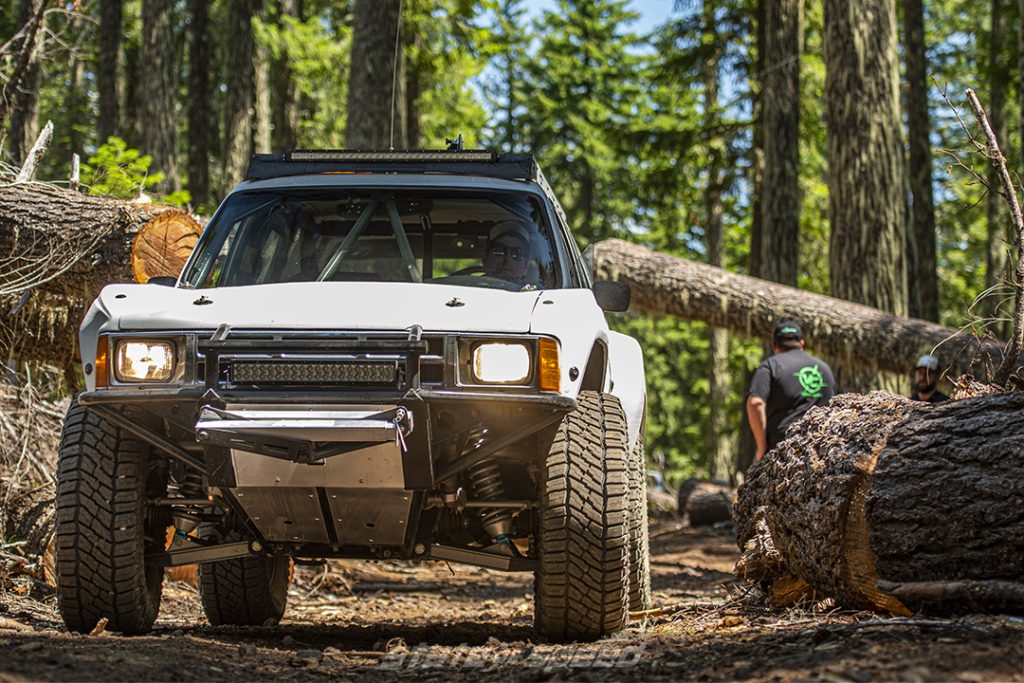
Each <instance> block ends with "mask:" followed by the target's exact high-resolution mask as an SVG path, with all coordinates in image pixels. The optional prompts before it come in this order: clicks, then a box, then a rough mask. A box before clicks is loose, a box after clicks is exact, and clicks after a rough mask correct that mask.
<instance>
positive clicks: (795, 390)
mask: <svg viewBox="0 0 1024 683" xmlns="http://www.w3.org/2000/svg"><path fill="white" fill-rule="evenodd" d="M772 354H773V355H772V357H771V358H769V359H767V360H766V361H765V362H763V363H761V366H760V367H759V368H758V369H757V370H756V371H755V372H754V379H753V380H752V381H751V382H750V391H749V392H747V417H749V418H750V429H751V431H753V432H754V441H756V442H757V452H756V454H755V457H756V458H757V459H758V460H760V459H761V458H763V457H764V455H765V453H767V452H768V451H770V450H771V449H773V448H775V446H776V445H777V444H778V443H779V442H780V441H782V440H783V439H784V438H785V437H786V429H787V428H788V427H789V425H791V424H792V423H794V422H796V421H797V420H799V419H800V417H801V416H803V414H804V413H806V412H807V411H808V409H810V408H811V407H812V406H823V405H826V404H827V403H828V402H829V399H831V398H832V397H833V396H834V395H835V393H836V380H835V378H834V377H833V376H832V369H831V368H830V367H829V366H828V365H827V364H826V363H825V362H824V361H822V360H819V359H817V358H815V357H814V356H812V355H810V354H809V353H805V352H804V336H803V333H802V332H801V331H800V326H799V325H797V324H796V323H795V322H793V321H791V320H786V321H783V322H781V323H779V324H778V325H776V326H775V332H774V334H773V335H772Z"/></svg>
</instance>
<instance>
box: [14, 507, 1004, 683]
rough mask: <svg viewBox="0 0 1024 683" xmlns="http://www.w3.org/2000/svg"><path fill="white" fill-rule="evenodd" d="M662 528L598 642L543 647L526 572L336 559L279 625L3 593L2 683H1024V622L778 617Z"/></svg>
mask: <svg viewBox="0 0 1024 683" xmlns="http://www.w3.org/2000/svg"><path fill="white" fill-rule="evenodd" d="M651 532H652V544H653V557H652V573H653V584H654V590H655V607H656V610H655V611H653V612H652V613H650V614H649V615H647V617H646V618H644V619H634V620H633V621H632V623H631V625H630V627H629V628H628V629H627V630H626V631H624V632H623V633H620V634H618V635H616V636H614V637H612V638H608V639H605V640H602V641H600V642H597V643H590V644H567V645H552V644H545V643H541V642H538V641H537V640H536V639H535V637H534V635H533V632H532V630H531V622H532V613H533V604H532V581H531V577H530V576H528V575H523V574H505V573H501V572H495V571H490V570H485V569H476V568H469V567H463V566H452V567H451V568H449V567H448V566H447V565H446V564H442V563H434V564H429V565H418V566H413V565H402V564H399V563H369V562H332V563H331V564H330V565H329V566H327V567H320V568H314V567H300V568H299V569H298V571H297V572H296V576H295V580H293V582H292V590H291V592H290V595H289V606H288V611H287V613H286V616H285V619H284V621H283V622H282V623H281V624H280V625H278V626H275V627H262V628H225V627H219V628H216V627H211V626H209V625H207V623H206V620H205V618H204V617H203V615H202V611H201V609H200V606H199V596H198V594H197V592H196V590H195V589H194V588H193V587H192V586H190V585H188V584H187V583H183V582H168V583H166V584H165V589H164V601H163V606H162V610H161V615H160V618H159V621H158V622H157V626H156V628H155V629H154V631H153V633H152V635H150V636H147V637H132V638H128V637H121V636H118V635H115V634H109V633H100V634H97V635H91V636H79V635H71V634H68V633H66V632H65V631H64V630H63V627H62V626H61V622H60V618H59V616H58V614H57V609H56V599H55V598H54V597H53V596H52V595H49V596H46V595H43V596H42V597H39V596H38V594H37V596H36V597H31V596H28V595H20V594H19V592H20V591H18V590H7V591H5V592H3V593H0V652H3V653H5V655H4V656H3V657H0V681H19V680H54V681H63V680H108V679H114V680H227V679H234V680H249V679H275V680H319V679H327V678H344V679H350V680H381V681H384V680H394V679H395V678H400V679H415V680H419V679H432V680H446V681H459V680H491V679H502V680H521V681H534V680H543V681H546V680H566V679H569V680H584V681H603V680H652V679H693V680H702V681H716V680H730V681H733V680H772V681H791V680H825V681H872V680H901V681H946V680H959V681H971V682H976V681H1010V680H1013V681H1024V619H1021V618H1018V617H1006V616H970V617H963V618H958V619H938V618H929V617H916V618H913V619H894V618H884V617H879V616H877V615H873V614H868V613H863V612H841V611H835V610H828V609H825V608H818V609H806V610H794V609H790V610H779V609H768V608H765V607H761V606H758V604H759V603H758V601H757V600H752V599H751V596H750V595H749V594H745V592H746V591H747V589H745V588H743V587H742V586H741V585H740V584H738V583H736V581H735V579H734V577H733V575H732V574H731V573H730V572H731V569H732V566H733V563H734V561H735V560H736V555H737V552H736V547H735V543H734V541H733V538H732V534H731V531H722V532H715V531H710V530H704V531H702V530H698V529H691V528H688V527H683V526H681V525H679V524H676V523H663V524H661V525H658V526H655V527H652V530H651ZM15 588H17V586H15ZM36 592H37V593H38V589H36Z"/></svg>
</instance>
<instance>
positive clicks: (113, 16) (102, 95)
mask: <svg viewBox="0 0 1024 683" xmlns="http://www.w3.org/2000/svg"><path fill="white" fill-rule="evenodd" d="M121 21H122V0H100V25H99V36H98V38H99V52H100V55H99V56H100V58H99V64H98V66H97V69H96V88H97V90H98V93H99V120H98V121H97V125H98V126H99V133H100V142H101V143H103V142H106V140H107V138H109V137H110V136H111V135H117V134H118V132H119V131H120V128H119V126H120V123H121V67H122V64H121V61H122V54H121Z"/></svg>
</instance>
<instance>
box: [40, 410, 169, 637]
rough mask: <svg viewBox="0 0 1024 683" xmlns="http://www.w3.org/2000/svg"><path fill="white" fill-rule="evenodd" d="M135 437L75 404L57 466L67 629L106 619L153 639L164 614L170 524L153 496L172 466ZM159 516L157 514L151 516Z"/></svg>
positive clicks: (61, 593) (61, 595) (60, 586)
mask: <svg viewBox="0 0 1024 683" xmlns="http://www.w3.org/2000/svg"><path fill="white" fill-rule="evenodd" d="M165 464H166V463H164V462H163V461H162V460H157V459H155V458H154V459H151V458H150V457H149V447H148V446H147V445H146V444H144V443H142V442H141V441H139V440H138V439H136V438H135V437H133V436H131V435H129V434H127V433H125V432H123V431H121V430H120V429H118V428H117V427H115V426H114V425H112V424H110V423H109V422H107V421H106V420H104V419H103V418H101V417H98V416H97V415H95V414H93V413H91V412H89V411H88V410H87V409H86V408H84V407H83V406H81V405H79V404H78V401H77V400H73V401H72V402H71V407H70V408H68V413H67V415H66V416H65V418H64V429H63V433H62V434H61V440H60V452H59V456H58V463H57V529H56V539H57V554H56V555H57V556H56V564H57V605H58V607H59V609H60V614H61V617H62V618H63V620H64V625H65V626H67V627H68V629H69V630H71V631H78V632H80V633H88V632H89V631H91V630H92V629H93V628H94V627H95V626H96V624H97V623H98V622H99V621H100V619H103V618H106V619H107V626H106V628H107V629H108V630H111V631H120V632H121V633H125V634H139V633H146V632H147V631H149V629H150V628H151V627H152V626H153V622H154V621H156V615H157V612H158V611H159V610H160V592H161V588H162V587H163V579H164V569H163V567H160V566H152V565H147V564H146V562H145V556H146V554H148V553H150V552H159V551H160V550H162V549H163V547H164V543H165V539H166V536H165V534H166V531H167V524H166V521H163V522H161V521H160V520H161V519H164V518H163V517H162V516H161V515H159V514H157V510H156V509H155V508H151V507H150V506H147V505H146V496H147V491H148V493H149V495H160V494H161V492H162V491H165V490H166V467H165ZM151 513H152V514H151Z"/></svg>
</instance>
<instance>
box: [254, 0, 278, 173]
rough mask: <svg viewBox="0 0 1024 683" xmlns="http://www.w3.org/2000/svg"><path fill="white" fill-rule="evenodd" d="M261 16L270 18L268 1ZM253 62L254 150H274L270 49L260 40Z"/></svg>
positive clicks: (261, 17) (261, 151)
mask: <svg viewBox="0 0 1024 683" xmlns="http://www.w3.org/2000/svg"><path fill="white" fill-rule="evenodd" d="M260 4H261V7H260V13H259V18H260V20H261V21H262V22H264V23H266V22H267V20H268V16H269V15H268V9H269V8H268V7H267V3H266V2H261V3H260ZM253 55H254V59H255V62H254V64H253V69H254V72H253V79H254V80H253V87H254V100H253V102H254V106H255V110H254V121H253V152H256V153H267V152H271V151H273V148H272V147H271V142H270V137H271V131H270V128H271V126H272V125H273V122H272V121H271V116H272V112H271V107H270V89H271V84H270V67H271V64H270V50H269V48H268V47H267V46H266V45H264V44H262V43H261V42H260V41H256V43H255V47H254V52H253Z"/></svg>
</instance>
